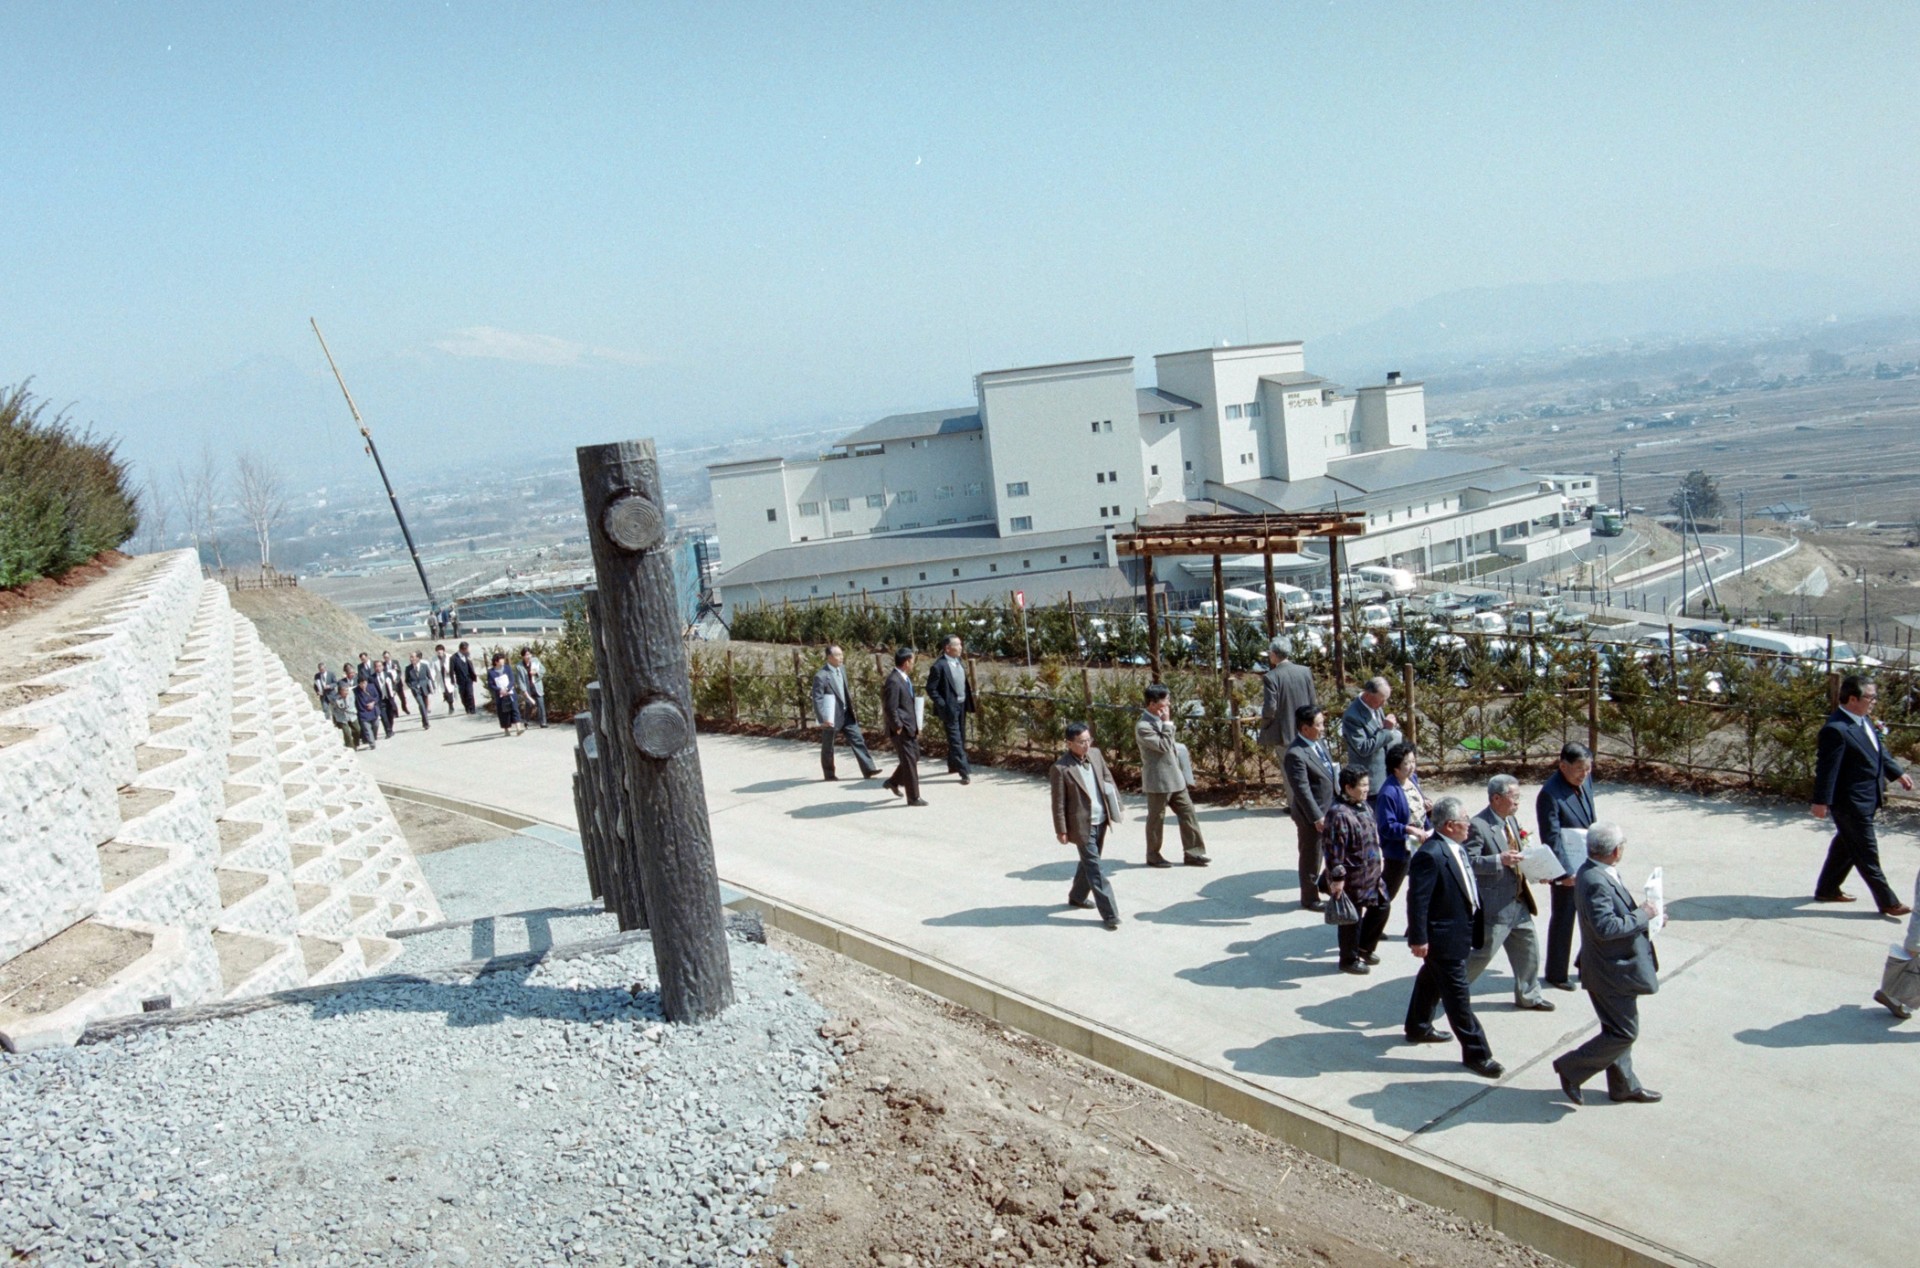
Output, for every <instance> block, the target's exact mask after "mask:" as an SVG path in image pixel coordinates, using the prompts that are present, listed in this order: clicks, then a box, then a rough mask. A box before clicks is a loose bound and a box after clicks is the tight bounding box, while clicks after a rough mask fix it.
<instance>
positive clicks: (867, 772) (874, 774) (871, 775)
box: [860, 770, 880, 779]
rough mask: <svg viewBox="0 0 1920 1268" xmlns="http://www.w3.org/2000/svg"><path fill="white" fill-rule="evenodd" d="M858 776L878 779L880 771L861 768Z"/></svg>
mask: <svg viewBox="0 0 1920 1268" xmlns="http://www.w3.org/2000/svg"><path fill="white" fill-rule="evenodd" d="M860 778H862V779H878V778H880V772H879V771H877V770H863V771H861V772H860Z"/></svg>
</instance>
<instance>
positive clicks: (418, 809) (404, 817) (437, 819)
mask: <svg viewBox="0 0 1920 1268" xmlns="http://www.w3.org/2000/svg"><path fill="white" fill-rule="evenodd" d="M387 804H388V805H389V806H391V807H392V808H393V817H394V818H395V819H396V820H397V821H398V822H399V824H400V834H401V835H402V836H404V837H406V839H407V846H408V848H409V849H411V850H412V851H413V853H414V855H415V857H418V856H420V855H422V854H436V853H438V852H439V851H441V850H451V849H453V848H454V847H455V846H457V845H471V844H473V843H474V842H475V841H498V840H499V839H500V838H502V837H506V836H512V835H513V831H512V829H510V828H503V827H501V826H500V825H499V824H497V823H488V822H487V821H486V820H485V819H475V818H473V817H472V816H471V815H463V814H456V813H455V812H453V811H451V810H442V809H440V808H439V807H438V806H429V805H426V804H424V803H422V802H418V801H408V800H407V799H406V798H405V797H389V798H387Z"/></svg>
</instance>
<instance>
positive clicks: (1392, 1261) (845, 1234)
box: [756, 932, 1557, 1268]
mask: <svg viewBox="0 0 1920 1268" xmlns="http://www.w3.org/2000/svg"><path fill="white" fill-rule="evenodd" d="M770 940H771V941H773V942H774V943H775V944H776V945H778V946H779V947H780V948H781V949H782V950H785V951H787V952H789V953H790V954H792V955H794V956H795V957H796V958H797V959H798V960H799V961H800V963H801V975H802V979H803V980H804V981H805V982H806V986H807V990H808V993H810V994H811V995H812V996H813V997H814V998H815V999H817V1000H819V1001H820V1003H822V1004H823V1005H825V1006H826V1007H827V1008H829V1009H830V1010H832V1011H833V1012H834V1013H835V1014H836V1016H835V1018H834V1019H833V1020H832V1021H829V1022H828V1023H827V1024H826V1026H825V1027H824V1028H823V1029H822V1031H821V1033H822V1034H823V1035H824V1036H826V1037H827V1038H830V1039H832V1040H833V1042H834V1043H835V1044H836V1046H838V1047H839V1048H840V1049H841V1051H842V1052H844V1053H846V1054H847V1062H846V1064H845V1065H844V1066H843V1067H842V1068H841V1072H840V1078H839V1080H838V1083H837V1085H836V1086H835V1088H834V1090H833V1091H832V1092H831V1093H830V1094H829V1095H828V1098H827V1100H826V1102H825V1104H824V1105H822V1107H821V1109H820V1111H819V1113H818V1115H817V1116H816V1117H815V1119H814V1121H813V1124H812V1126H811V1128H810V1130H809V1133H808V1138H807V1139H806V1140H802V1141H796V1142H794V1144H793V1146H792V1147H791V1149H790V1151H789V1154H788V1159H789V1161H788V1163H787V1167H786V1170H785V1171H784V1172H783V1173H782V1176H781V1181H780V1184H779V1186H778V1187H777V1188H776V1189H775V1191H774V1197H775V1198H776V1199H777V1200H778V1201H780V1202H783V1203H785V1204H787V1207H788V1209H787V1210H786V1211H785V1213H784V1214H783V1215H781V1216H780V1217H779V1219H778V1222H777V1224H776V1227H775V1231H774V1237H773V1245H772V1247H771V1249H770V1250H769V1251H768V1252H767V1253H765V1254H764V1255H762V1256H760V1257H759V1258H758V1260H757V1261H756V1262H759V1263H762V1264H768V1265H772V1264H781V1263H787V1262H791V1263H797V1264H801V1265H818V1264H855V1265H869V1266H871V1265H879V1266H880V1268H931V1266H932V1265H936V1264H1021V1263H1028V1264H1046V1265H1058V1264H1072V1265H1088V1264H1099V1265H1105V1264H1127V1263H1137V1264H1148V1263H1159V1264H1170V1265H1181V1266H1182V1268H1280V1266H1281V1265H1285V1264H1340V1265H1343V1266H1345V1268H1400V1266H1404V1265H1407V1264H1414V1265H1421V1266H1423V1268H1424V1266H1427V1265H1433V1266H1436V1268H1437V1266H1438V1265H1446V1268H1544V1266H1546V1265H1551V1264H1554V1263H1556V1262H1557V1261H1555V1260H1553V1259H1550V1258H1548V1257H1547V1256H1545V1255H1542V1254H1540V1253H1538V1252H1537V1251H1534V1250H1531V1249H1530V1248H1528V1247H1525V1246H1521V1245H1519V1244H1517V1243H1515V1242H1513V1241H1510V1240H1509V1239H1507V1238H1506V1237H1504V1236H1502V1235H1500V1234H1498V1233H1495V1232H1493V1231H1492V1230H1491V1229H1488V1228H1485V1227H1483V1226H1478V1225H1475V1224H1472V1223H1470V1222H1468V1221H1466V1220H1463V1219H1460V1218H1459V1217H1458V1216H1454V1215H1450V1214H1448V1213H1446V1212H1444V1211H1440V1210H1436V1209H1435V1208H1433V1207H1430V1206H1425V1205H1422V1204H1421V1203H1418V1202H1413V1201H1410V1200H1408V1199H1406V1198H1403V1197H1401V1196H1399V1195H1398V1194H1395V1193H1393V1192H1392V1191H1390V1190H1387V1189H1384V1188H1381V1187H1380V1186H1379V1185H1376V1184H1373V1183H1371V1182H1369V1181H1366V1180H1362V1179H1360V1178H1359V1177H1357V1176H1354V1175H1352V1174H1351V1173H1349V1172H1345V1171H1342V1170H1340V1169H1339V1168H1338V1167H1335V1166H1333V1165H1332V1164H1330V1163H1327V1162H1324V1161H1322V1160H1320V1159H1318V1158H1315V1157H1313V1156H1312V1155H1310V1154H1306V1153H1303V1152H1301V1151H1300V1150H1297V1149H1294V1148H1292V1147H1290V1146H1287V1145H1283V1144H1280V1143H1278V1142H1276V1141H1273V1140H1270V1139H1268V1138H1266V1137H1264V1136H1260V1135H1257V1134H1256V1133H1254V1132H1253V1131H1251V1130H1249V1129H1248V1128H1246V1127H1243V1126H1242V1125H1240V1124H1238V1123H1235V1122H1232V1121H1230V1120H1228V1119H1225V1118H1222V1117H1221V1116H1219V1115H1217V1114H1213V1113H1211V1112H1209V1111H1207V1110H1204V1109H1199V1108H1197V1107H1195V1106H1192V1105H1188V1104H1186V1103H1185V1102H1182V1101H1177V1100H1174V1099H1172V1098H1171V1097H1168V1096H1166V1095H1164V1094H1163V1093H1161V1092H1159V1091H1156V1090H1154V1089H1152V1088H1149V1087H1146V1086H1145V1085H1143V1084H1140V1083H1135V1082H1134V1081H1132V1080H1131V1079H1127V1078H1124V1077H1122V1076H1120V1075H1117V1074H1114V1073H1112V1072H1110V1071H1108V1070H1104V1069H1102V1068H1100V1067H1098V1066H1095V1065H1091V1064H1089V1063H1087V1062H1085V1061H1082V1060H1081V1059H1079V1058H1078V1057H1075V1056H1073V1055H1072V1054H1070V1053H1067V1052H1064V1051H1062V1050H1061V1049H1058V1048H1055V1047H1053V1046H1052V1045H1050V1044H1046V1043H1041V1042H1039V1041H1037V1040H1034V1039H1031V1038H1028V1037H1026V1036H1024V1035H1019V1034H1016V1033H1015V1032H1013V1031H1011V1030H1008V1029H1006V1028H1005V1027H1002V1026H1000V1025H998V1024H997V1023H995V1022H993V1021H991V1020H989V1019H987V1018H984V1017H982V1016H980V1015H979V1014H977V1013H972V1012H969V1011H967V1010H966V1009H962V1008H958V1007H955V1006H953V1005H951V1004H948V1003H946V1002H945V1001H942V1000H938V999H935V998H933V997H932V996H929V995H926V994H924V993H923V992H920V991H917V990H915V989H914V988H912V987H910V986H906V985H903V984H902V983H900V982H898V981H896V980H895V979H893V978H890V977H887V976H886V975H884V974H881V973H878V972H876V971H874V970H872V969H868V968H866V967H864V966H862V965H859V964H856V963H854V962H853V961H850V960H846V959H842V958H841V957H839V956H836V955H834V954H832V953H831V952H828V951H824V950H822V949H820V948H819V947H816V946H813V945H812V944H810V943H804V942H801V941H799V940H798V939H794V938H790V937H787V936H785V935H783V934H780V933H778V932H772V933H770Z"/></svg>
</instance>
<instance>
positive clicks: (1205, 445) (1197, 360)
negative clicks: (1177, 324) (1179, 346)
mask: <svg viewBox="0 0 1920 1268" xmlns="http://www.w3.org/2000/svg"><path fill="white" fill-rule="evenodd" d="M1153 365H1154V374H1155V376H1156V377H1157V379H1158V382H1159V386H1160V387H1161V388H1163V389H1165V390H1166V391H1169V392H1173V393H1176V394H1177V395H1180V396H1184V397H1186V398H1187V399H1188V400H1190V401H1195V402H1197V403H1198V404H1199V406H1200V409H1199V410H1198V411H1196V413H1198V414H1199V415H1200V419H1199V420H1198V423H1197V426H1196V430H1197V431H1198V432H1199V433H1200V446H1199V452H1198V453H1194V452H1192V451H1191V449H1189V452H1188V454H1187V457H1189V458H1201V459H1204V460H1205V467H1204V468H1202V467H1201V466H1200V463H1199V462H1196V463H1195V467H1196V473H1197V474H1198V475H1200V477H1201V481H1202V483H1204V482H1205V481H1208V480H1211V481H1214V482H1216V483H1220V484H1231V483H1234V482H1236V481H1240V480H1252V479H1255V478H1257V477H1258V476H1260V475H1261V474H1262V473H1263V472H1266V473H1269V474H1270V473H1271V470H1272V466H1271V464H1272V462H1273V461H1274V457H1275V455H1273V454H1272V453H1271V452H1270V449H1271V439H1272V433H1271V432H1270V431H1269V429H1268V427H1267V423H1268V422H1269V419H1268V418H1267V416H1266V414H1267V403H1266V400H1265V399H1264V398H1263V397H1262V395H1261V392H1260V380H1261V378H1262V377H1263V376H1265V375H1269V374H1291V373H1299V372H1301V371H1302V370H1304V369H1305V367H1306V352H1305V349H1304V348H1303V346H1302V345H1301V344H1298V343H1279V344H1260V345H1255V346H1252V347H1246V348H1200V349H1197V350H1195V351H1192V352H1170V353H1165V354H1163V355H1161V356H1157V357H1155V358H1154V359H1153ZM1255 402H1258V403H1259V404H1260V406H1261V416H1260V417H1258V418H1251V419H1250V418H1247V417H1246V416H1245V407H1246V406H1247V405H1249V404H1252V403H1255ZM1231 405H1238V406H1240V407H1241V411H1242V416H1241V417H1240V418H1228V417H1227V413H1228V408H1227V407H1228V406H1231ZM1248 455H1251V457H1250V458H1249V457H1248Z"/></svg>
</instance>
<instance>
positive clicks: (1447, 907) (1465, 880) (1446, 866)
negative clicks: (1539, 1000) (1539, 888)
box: [1406, 797, 1506, 1079]
mask: <svg viewBox="0 0 1920 1268" xmlns="http://www.w3.org/2000/svg"><path fill="white" fill-rule="evenodd" d="M1433 827H1434V835H1433V836H1431V837H1429V838H1427V841H1426V844H1424V845H1422V846H1421V847H1420V849H1419V850H1418V851H1417V852H1416V853H1415V854H1414V856H1413V859H1412V861H1411V862H1409V863H1408V864H1407V947H1408V949H1409V950H1411V951H1412V952H1413V954H1414V955H1415V956H1416V957H1417V958H1418V959H1419V960H1420V972H1419V973H1417V974H1415V975H1414V979H1413V998H1411V999H1409V1000H1408V1001H1407V1022H1406V1033H1407V1042H1408V1043H1445V1042H1446V1041H1447V1040H1448V1039H1449V1038H1451V1037H1452V1036H1449V1035H1448V1034H1447V1033H1446V1032H1445V1031H1442V1030H1435V1029H1434V1028H1433V1014H1434V1010H1435V1009H1436V1008H1437V1007H1445V1008H1446V1010H1447V1020H1448V1021H1449V1022H1451V1023H1452V1024H1453V1033H1454V1034H1455V1035H1458V1036H1459V1038H1460V1060H1461V1062H1462V1063H1463V1064H1464V1065H1465V1066H1466V1067H1467V1069H1469V1070H1471V1071H1473V1072H1474V1073H1475V1074H1477V1075H1480V1076H1481V1077H1482V1078H1487V1079H1497V1078H1499V1077H1500V1076H1501V1075H1502V1074H1504V1073H1506V1067H1505V1066H1503V1065H1501V1064H1500V1063H1499V1062H1498V1061H1495V1060H1494V1059H1493V1049H1492V1048H1491V1047H1490V1046H1488V1044H1487V1033H1486V1031H1484V1030H1482V1029H1481V1028H1480V1021H1479V1019H1478V1018H1476V1017H1475V1016H1474V1015H1473V998H1472V995H1471V994H1470V993H1469V991H1468V989H1467V961H1468V960H1469V959H1471V958H1472V956H1473V952H1474V950H1475V949H1476V948H1477V947H1479V946H1480V943H1481V939H1482V934H1483V933H1484V929H1483V925H1482V921H1483V918H1484V913H1483V912H1482V910H1481V907H1480V889H1479V886H1478V884H1477V883H1476V882H1475V881H1474V878H1473V869H1472V867H1471V866H1469V865H1468V863H1467V855H1466V848H1465V847H1466V840H1467V832H1468V827H1467V808H1466V806H1465V805H1463V804H1462V803H1461V801H1460V799H1459V798H1458V797H1442V798H1441V799H1440V800H1438V801H1436V802H1434V803H1433Z"/></svg>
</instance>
